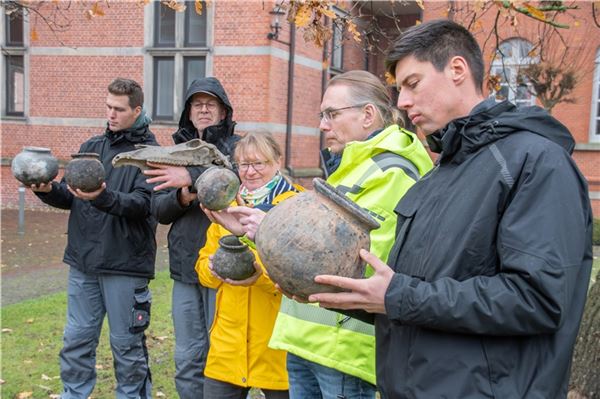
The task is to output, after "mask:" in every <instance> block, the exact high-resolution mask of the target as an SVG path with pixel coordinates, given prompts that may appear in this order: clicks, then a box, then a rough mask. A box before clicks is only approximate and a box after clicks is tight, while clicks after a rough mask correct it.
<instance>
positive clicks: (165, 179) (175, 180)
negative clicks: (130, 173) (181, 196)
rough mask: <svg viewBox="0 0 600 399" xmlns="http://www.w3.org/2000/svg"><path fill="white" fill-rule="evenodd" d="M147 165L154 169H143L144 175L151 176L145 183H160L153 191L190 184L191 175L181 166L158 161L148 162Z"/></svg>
mask: <svg viewBox="0 0 600 399" xmlns="http://www.w3.org/2000/svg"><path fill="white" fill-rule="evenodd" d="M148 166H150V167H152V168H154V169H148V170H145V171H144V174H145V175H146V176H153V177H151V178H150V179H147V180H146V183H151V184H154V183H162V184H159V185H158V186H155V187H154V191H158V190H162V189H164V188H171V187H172V188H182V187H189V186H191V185H192V177H191V176H190V173H189V172H188V171H187V169H186V168H185V167H183V166H171V165H164V164H160V163H153V162H148Z"/></svg>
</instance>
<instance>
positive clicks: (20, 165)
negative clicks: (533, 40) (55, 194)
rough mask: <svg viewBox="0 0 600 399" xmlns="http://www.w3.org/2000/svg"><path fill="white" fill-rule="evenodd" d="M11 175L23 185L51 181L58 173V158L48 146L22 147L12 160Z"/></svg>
mask: <svg viewBox="0 0 600 399" xmlns="http://www.w3.org/2000/svg"><path fill="white" fill-rule="evenodd" d="M11 170H12V174H13V176H15V178H16V179H17V180H18V181H20V182H21V183H23V184H24V185H25V186H28V187H29V186H31V185H32V184H35V185H39V184H42V183H48V182H50V181H52V180H53V179H54V178H55V177H56V175H57V174H58V160H57V159H56V158H55V157H53V156H52V154H51V152H50V149H49V148H44V147H23V150H22V151H21V152H20V153H18V154H17V155H16V156H15V157H14V158H13V160H12V163H11Z"/></svg>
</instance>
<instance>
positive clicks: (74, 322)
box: [60, 267, 152, 399]
mask: <svg viewBox="0 0 600 399" xmlns="http://www.w3.org/2000/svg"><path fill="white" fill-rule="evenodd" d="M67 295H68V299H67V324H66V326H65V330H64V335H63V348H62V350H61V351H60V376H61V380H62V383H63V392H62V395H61V398H63V399H87V398H88V397H89V396H90V395H91V393H92V391H93V390H94V386H95V384H96V367H95V366H96V347H97V346H98V341H99V338H100V332H101V329H102V322H103V320H104V316H105V315H107V316H108V324H109V329H110V346H111V350H112V354H113V359H114V360H113V363H114V367H115V378H116V380H117V384H116V389H115V397H116V398H117V399H130V398H136V399H137V398H140V399H147V398H148V399H149V398H151V397H152V396H151V389H152V383H151V376H150V369H149V366H148V351H147V349H146V336H145V335H144V332H143V330H144V329H145V327H147V323H149V319H144V315H143V313H142V314H140V313H139V312H137V313H136V312H134V307H135V308H139V307H140V306H141V307H144V308H146V309H149V306H150V302H151V295H150V291H149V289H148V279H147V278H142V277H131V276H122V275H91V274H86V273H83V272H81V271H79V270H77V269H75V268H74V267H71V269H70V271H69V285H68V288H67ZM130 327H134V328H135V330H137V331H135V332H131V331H130ZM140 330H141V331H140Z"/></svg>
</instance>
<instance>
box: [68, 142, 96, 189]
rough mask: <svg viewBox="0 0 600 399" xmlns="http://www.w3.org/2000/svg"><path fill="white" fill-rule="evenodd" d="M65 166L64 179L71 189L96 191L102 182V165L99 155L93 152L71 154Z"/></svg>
mask: <svg viewBox="0 0 600 399" xmlns="http://www.w3.org/2000/svg"><path fill="white" fill-rule="evenodd" d="M71 157H72V158H73V159H72V160H71V161H70V162H69V163H68V164H67V166H66V167H65V181H66V182H67V184H68V185H69V186H70V187H71V188H72V189H73V190H75V189H80V190H81V191H83V192H86V193H89V192H92V191H96V190H98V189H99V188H100V186H101V185H102V183H103V182H104V173H105V172H104V166H103V165H102V162H100V156H99V155H98V154H96V153H93V152H81V153H79V154H72V155H71Z"/></svg>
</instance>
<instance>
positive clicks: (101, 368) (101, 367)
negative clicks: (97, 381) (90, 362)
mask: <svg viewBox="0 0 600 399" xmlns="http://www.w3.org/2000/svg"><path fill="white" fill-rule="evenodd" d="M96 370H104V366H103V365H101V364H97V365H96Z"/></svg>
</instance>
